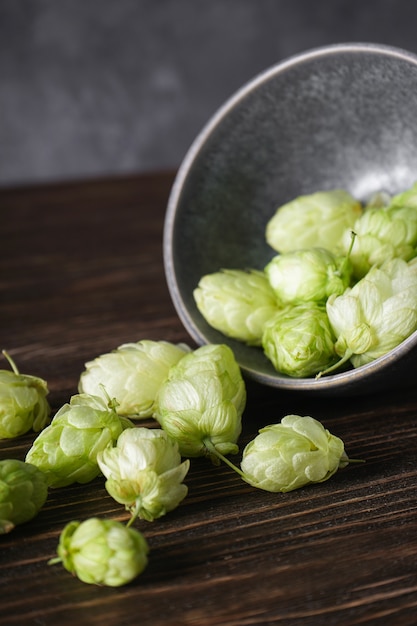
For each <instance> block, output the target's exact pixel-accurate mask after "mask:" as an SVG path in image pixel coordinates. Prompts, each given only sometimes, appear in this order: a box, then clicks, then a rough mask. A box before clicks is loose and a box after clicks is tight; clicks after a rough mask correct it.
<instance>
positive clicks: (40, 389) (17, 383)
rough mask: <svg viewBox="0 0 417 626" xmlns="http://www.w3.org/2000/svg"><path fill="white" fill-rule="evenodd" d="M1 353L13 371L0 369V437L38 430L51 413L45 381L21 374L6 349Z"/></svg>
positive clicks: (6, 437)
mask: <svg viewBox="0 0 417 626" xmlns="http://www.w3.org/2000/svg"><path fill="white" fill-rule="evenodd" d="M3 354H4V356H5V357H6V359H7V360H8V361H9V363H10V365H11V367H12V370H13V371H9V370H0V439H12V438H14V437H19V436H20V435H23V434H25V433H27V432H28V431H29V430H33V431H34V432H39V431H40V430H42V428H44V427H45V425H46V424H47V422H48V418H49V415H50V413H51V408H50V406H49V403H48V400H47V398H46V396H47V395H48V393H49V392H48V387H47V384H46V382H45V381H44V380H42V378H38V377H36V376H30V375H26V374H20V373H19V371H18V369H17V367H16V365H15V363H14V361H13V360H12V359H11V358H10V356H9V355H8V354H7V352H5V351H4V350H3Z"/></svg>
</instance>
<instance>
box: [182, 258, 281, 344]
mask: <svg viewBox="0 0 417 626" xmlns="http://www.w3.org/2000/svg"><path fill="white" fill-rule="evenodd" d="M194 299H195V301H196V304H197V308H198V309H199V311H200V313H201V314H202V315H203V317H204V319H205V320H206V322H207V323H208V324H210V326H212V328H215V329H216V330H218V331H220V332H222V333H223V334H224V335H226V336H227V337H232V338H233V339H236V340H238V341H242V342H244V343H247V344H248V345H257V346H259V345H260V344H261V339H262V329H263V326H264V324H265V322H266V321H267V320H268V319H270V318H271V317H272V316H273V314H274V313H275V311H276V310H277V308H278V306H279V304H278V302H277V298H276V297H275V294H274V292H273V290H272V288H271V285H270V284H269V282H268V279H267V277H266V276H265V273H264V272H259V271H256V270H251V271H247V272H245V271H243V270H227V269H225V270H223V271H221V272H216V273H214V274H207V275H206V276H203V278H202V279H201V280H200V282H199V284H198V287H197V289H195V290H194Z"/></svg>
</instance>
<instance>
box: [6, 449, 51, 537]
mask: <svg viewBox="0 0 417 626" xmlns="http://www.w3.org/2000/svg"><path fill="white" fill-rule="evenodd" d="M47 496H48V485H47V481H46V476H45V475H44V474H43V473H42V472H41V471H40V470H39V469H38V468H37V467H35V466H34V465H31V464H30V463H25V462H24V461H19V460H17V459H6V460H3V461H0V534H4V533H8V532H10V531H11V530H13V528H14V527H15V526H17V525H18V524H23V523H24V522H28V521H29V520H31V519H33V518H34V517H35V516H36V515H37V514H38V513H39V511H40V509H41V508H42V507H43V505H44V504H45V501H46V498H47Z"/></svg>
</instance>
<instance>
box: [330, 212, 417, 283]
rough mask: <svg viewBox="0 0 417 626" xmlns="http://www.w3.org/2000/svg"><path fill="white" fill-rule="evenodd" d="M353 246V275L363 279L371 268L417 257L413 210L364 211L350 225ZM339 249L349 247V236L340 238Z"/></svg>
mask: <svg viewBox="0 0 417 626" xmlns="http://www.w3.org/2000/svg"><path fill="white" fill-rule="evenodd" d="M353 229H354V231H355V234H356V238H355V242H354V245H353V247H352V251H351V253H350V261H351V263H352V267H353V274H354V276H355V278H356V279H360V278H363V277H364V276H365V274H366V273H367V272H368V271H369V270H370V269H371V267H373V266H375V265H376V266H378V267H379V266H381V265H382V264H383V263H385V262H386V261H388V260H390V259H394V258H400V259H403V260H405V261H408V260H410V259H412V258H413V257H414V256H415V255H416V254H417V206H413V207H408V206H400V205H397V204H394V205H389V206H388V207H383V208H371V209H367V210H366V211H364V213H363V214H362V215H361V217H359V218H358V220H357V221H356V223H355V225H354V228H353ZM342 240H343V246H344V249H345V250H347V249H348V248H349V246H350V232H349V231H346V232H345V233H344V235H343V238H342Z"/></svg>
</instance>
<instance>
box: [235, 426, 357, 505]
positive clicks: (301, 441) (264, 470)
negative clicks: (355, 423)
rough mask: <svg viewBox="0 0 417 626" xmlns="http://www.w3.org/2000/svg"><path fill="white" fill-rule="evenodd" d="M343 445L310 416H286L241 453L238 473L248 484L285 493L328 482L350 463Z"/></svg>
mask: <svg viewBox="0 0 417 626" xmlns="http://www.w3.org/2000/svg"><path fill="white" fill-rule="evenodd" d="M349 462H350V461H349V459H348V457H347V456H346V453H345V448H344V444H343V441H342V440H341V439H339V438H338V437H335V436H334V435H331V434H330V433H329V431H328V430H326V429H325V428H324V427H323V425H322V424H321V423H320V422H319V421H317V420H315V419H314V418H312V417H310V416H305V417H301V416H300V415H286V416H285V417H283V419H282V420H281V422H280V423H279V424H272V425H270V426H266V427H265V428H262V429H261V430H260V431H259V434H258V435H257V436H256V437H255V439H253V440H252V441H250V442H249V443H248V445H247V446H246V447H245V448H244V450H243V455H242V461H241V465H240V467H241V470H242V472H243V477H244V479H245V480H246V482H248V483H249V484H251V485H253V486H254V487H258V488H260V489H264V490H265V491H272V492H283V493H285V492H287V491H292V490H293V489H298V488H299V487H303V486H305V485H308V484H309V483H320V482H323V481H325V480H327V479H328V478H330V477H331V476H332V475H333V474H334V473H335V472H336V471H337V470H338V469H339V468H343V467H346V465H348V463H349Z"/></svg>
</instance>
